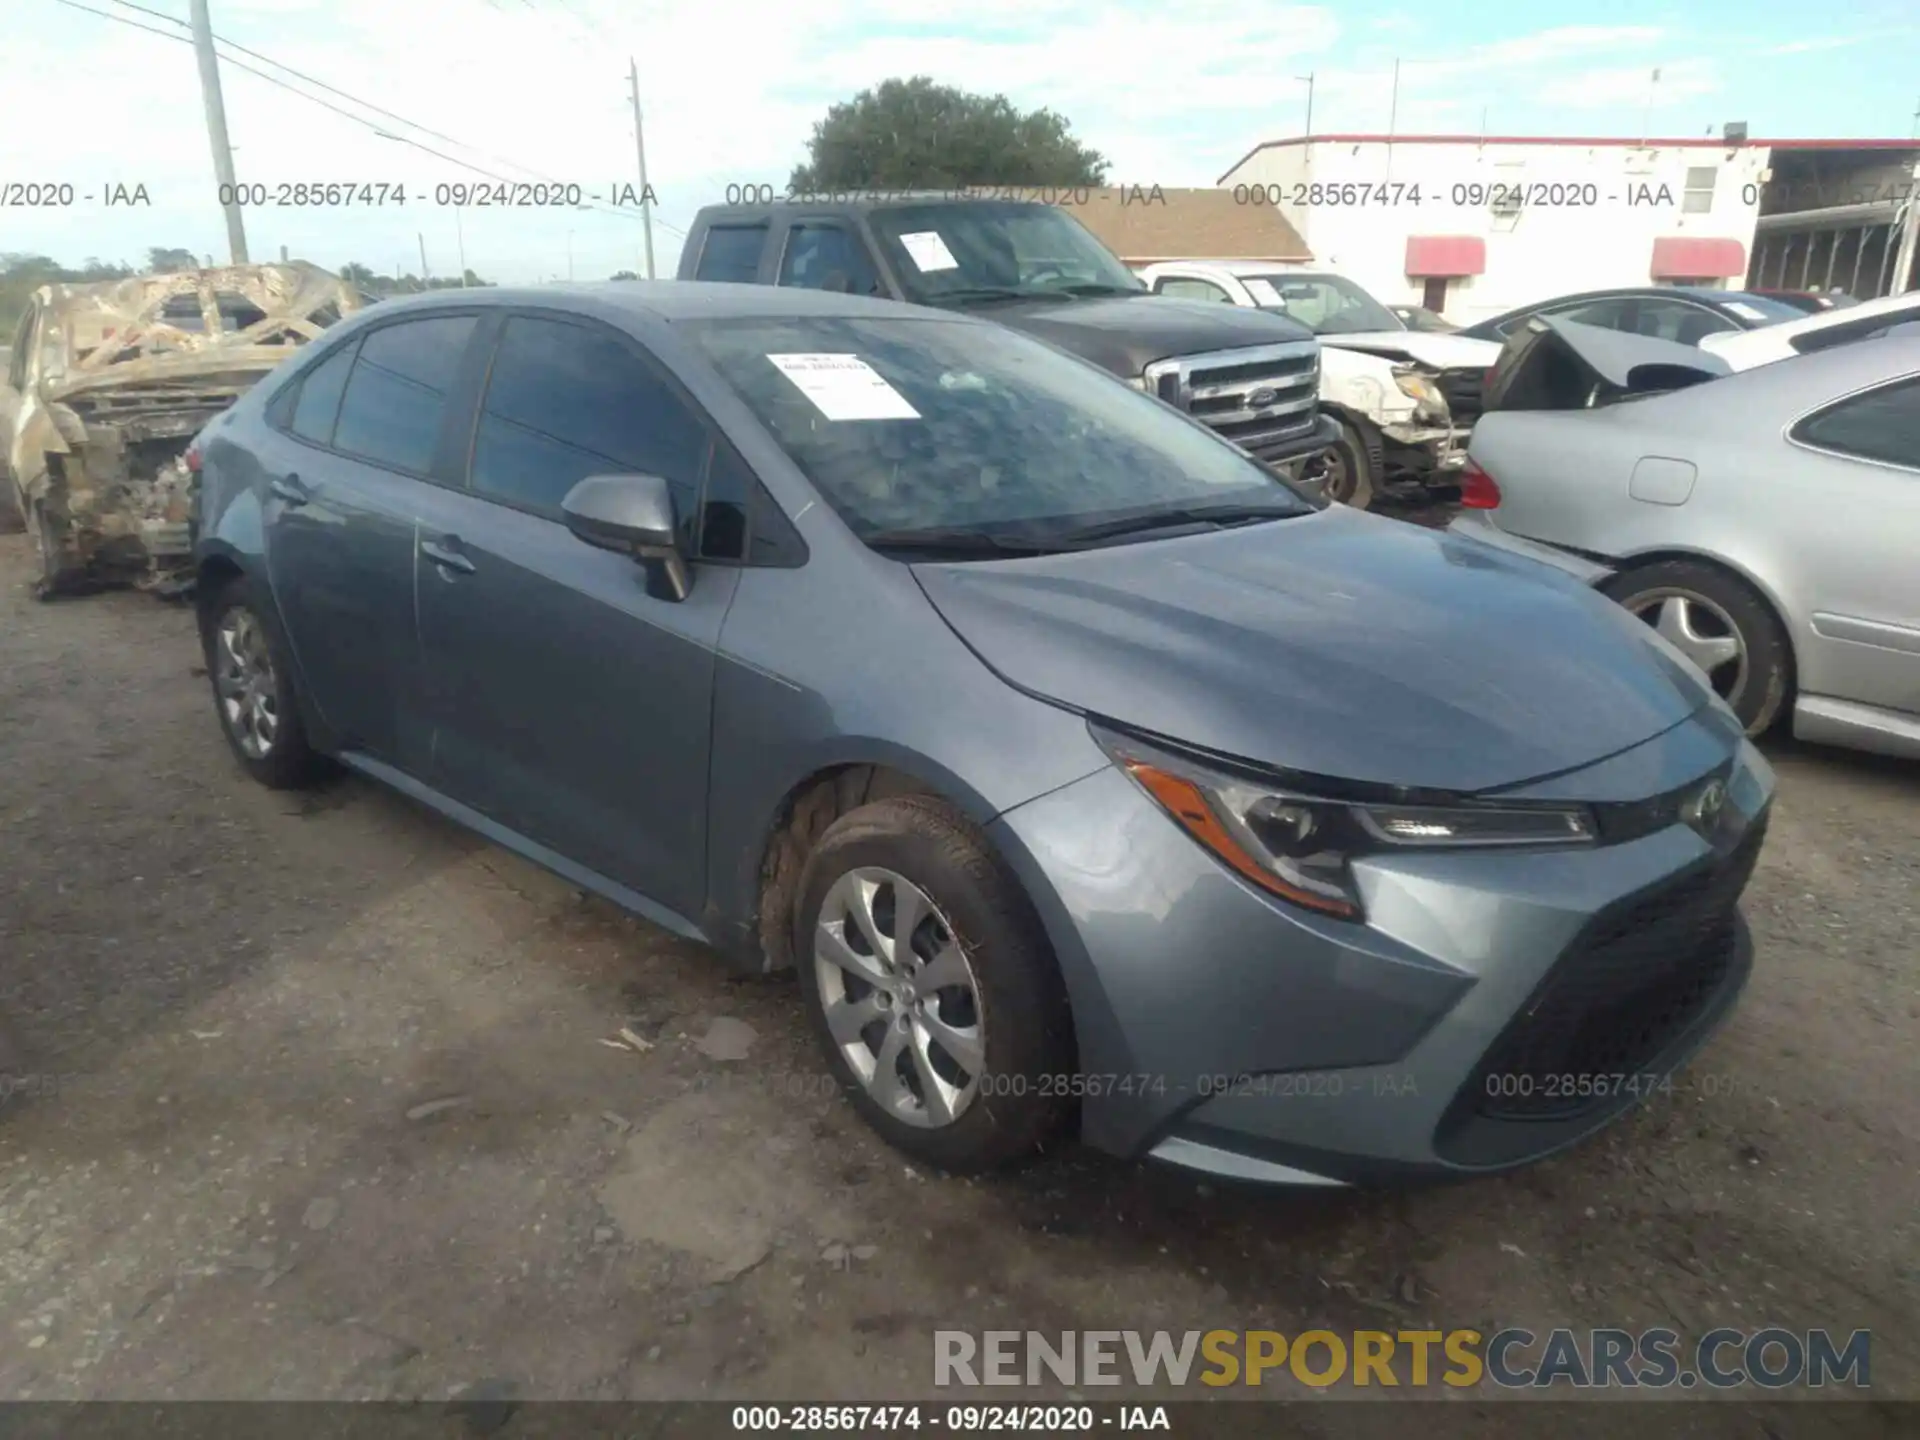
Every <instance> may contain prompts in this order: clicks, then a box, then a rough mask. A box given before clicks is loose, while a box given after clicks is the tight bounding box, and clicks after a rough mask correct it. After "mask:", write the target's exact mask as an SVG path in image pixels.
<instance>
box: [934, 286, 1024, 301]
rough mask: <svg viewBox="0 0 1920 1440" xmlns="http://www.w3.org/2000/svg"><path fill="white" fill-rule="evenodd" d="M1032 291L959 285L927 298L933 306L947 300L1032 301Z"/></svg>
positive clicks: (1004, 287) (1008, 287)
mask: <svg viewBox="0 0 1920 1440" xmlns="http://www.w3.org/2000/svg"><path fill="white" fill-rule="evenodd" d="M1035 298H1036V295H1035V292H1034V291H1032V290H1016V289H1014V288H1013V287H1012V286H1011V285H959V286H956V287H955V288H953V289H951V290H941V291H939V292H937V293H935V294H930V295H928V296H927V300H928V301H929V302H930V303H931V304H934V305H938V304H941V303H942V302H943V301H947V300H1032V299H1035Z"/></svg>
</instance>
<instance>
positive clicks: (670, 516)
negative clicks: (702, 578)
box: [560, 475, 693, 600]
mask: <svg viewBox="0 0 1920 1440" xmlns="http://www.w3.org/2000/svg"><path fill="white" fill-rule="evenodd" d="M560 513H561V514H562V515H563V516H565V517H566V522H567V529H569V530H571V531H572V532H573V533H574V535H575V536H576V537H577V538H579V539H581V540H584V541H586V543H587V544H589V545H593V546H596V547H598V548H599V549H601V550H617V551H619V552H620V553H621V554H623V555H631V556H632V557H633V558H634V559H636V560H639V561H642V562H653V563H654V564H657V565H658V567H659V570H658V573H660V574H661V575H663V576H664V578H665V580H666V588H667V591H668V595H667V597H666V598H670V599H673V600H684V599H686V598H687V595H688V594H689V593H690V592H691V591H692V589H693V576H692V574H691V573H690V572H689V571H688V569H687V557H686V556H685V555H684V554H682V553H681V550H680V529H679V523H678V520H677V518H676V517H675V515H674V513H673V491H672V489H671V488H670V487H669V486H668V484H667V482H666V481H665V480H663V479H661V478H660V477H659V476H658V475H589V476H588V477H587V478H586V479H584V480H582V481H581V482H580V483H579V484H578V485H576V486H574V487H573V489H571V490H569V491H568V492H567V496H566V498H565V499H564V500H562V501H561V502H560ZM650 568H651V567H650Z"/></svg>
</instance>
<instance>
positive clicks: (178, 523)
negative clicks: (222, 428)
mask: <svg viewBox="0 0 1920 1440" xmlns="http://www.w3.org/2000/svg"><path fill="white" fill-rule="evenodd" d="M360 304H361V299H360V295H359V292H358V291H356V290H354V289H353V287H352V286H350V285H348V284H347V283H346V282H345V281H342V280H340V279H338V278H337V277H335V276H333V275H330V274H328V273H327V272H326V271H324V270H321V269H319V268H318V267H316V266H313V265H307V264H303V263H299V262H294V263H288V264H279V265H236V266H231V267H227V268H222V269H214V270H188V271H181V272H179V273H176V274H165V275H142V276H136V277H134V278H132V279H128V280H114V281H107V282H103V283H100V284H92V285H45V286H42V287H41V288H40V289H39V290H37V291H35V292H34V295H33V297H32V299H31V300H30V301H29V302H28V305H27V309H26V313H25V314H24V315H23V316H22V317H21V319H20V323H19V327H18V329H17V330H16V331H15V333H14V336H13V350H12V354H11V355H10V356H9V358H8V365H7V372H6V376H5V379H4V381H0V435H3V436H4V438H5V446H6V448H5V451H4V453H0V529H7V530H19V529H21V528H25V529H26V530H28V531H29V532H30V533H31V534H32V536H33V538H34V542H35V544H36V545H37V547H38V549H39V552H40V577H39V591H40V594H41V595H42V596H43V597H44V596H48V595H54V594H60V593H68V592H72V591H76V590H81V589H89V588H93V587H95V586H100V585H110V584H120V583H133V584H139V585H144V586H150V587H154V588H161V589H165V588H169V587H176V586H178V585H180V584H182V583H183V581H184V577H185V576H187V575H188V574H190V572H191V568H192V566H191V556H190V551H191V548H192V540H191V535H190V533H189V531H190V519H191V508H192V498H193V488H194V481H193V474H192V471H191V468H190V463H191V462H190V457H189V455H188V449H189V447H190V446H191V444H192V442H193V438H194V436H195V435H196V434H198V433H199V431H200V430H201V429H202V427H204V426H205V425H206V424H207V422H208V421H209V420H211V419H212V418H213V417H214V416H216V415H218V414H220V413H221V412H222V411H224V410H225V409H226V408H227V407H228V406H229V405H231V404H232V403H233V402H234V401H235V400H237V399H238V398H239V397H240V396H241V395H242V394H244V393H245V392H246V390H247V389H248V387H250V386H251V385H252V384H253V383H254V381H256V380H258V379H259V378H260V377H261V376H262V375H264V374H266V373H267V372H268V371H270V370H272V369H273V368H274V366H276V365H278V364H279V363H280V362H281V361H282V360H284V359H285V358H286V357H287V356H288V355H289V354H291V353H292V352H293V350H294V349H295V348H297V347H298V346H300V345H303V344H305V343H306V342H307V341H308V340H311V339H313V338H314V337H315V336H316V335H318V334H320V333H321V331H322V330H324V329H325V328H326V327H327V326H328V325H331V324H333V323H334V322H335V321H337V320H339V319H340V318H341V317H342V316H343V315H345V314H347V313H349V312H351V311H354V310H357V309H359V308H360Z"/></svg>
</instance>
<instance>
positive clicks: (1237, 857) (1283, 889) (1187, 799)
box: [1126, 760, 1359, 919]
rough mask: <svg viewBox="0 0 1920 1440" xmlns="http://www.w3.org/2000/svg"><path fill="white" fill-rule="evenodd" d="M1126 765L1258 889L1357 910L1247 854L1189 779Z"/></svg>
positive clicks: (1335, 910) (1346, 911)
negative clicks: (1306, 887)
mask: <svg viewBox="0 0 1920 1440" xmlns="http://www.w3.org/2000/svg"><path fill="white" fill-rule="evenodd" d="M1126 766H1127V773H1128V774H1129V775H1131V776H1132V777H1133V778H1134V779H1135V780H1136V781H1138V782H1139V783H1140V786H1141V788H1142V789H1144V790H1145V791H1146V792H1147V793H1148V794H1149V795H1151V796H1153V798H1154V799H1155V800H1157V801H1159V802H1160V806H1161V808H1162V809H1164V810H1165V811H1166V812H1167V813H1168V814H1169V815H1171V816H1173V818H1174V819H1175V820H1178V821H1179V822H1180V824H1181V825H1182V826H1183V827H1185V829H1186V831H1187V833H1188V834H1189V835H1191V836H1193V838H1194V839H1196V840H1198V841H1199V842H1200V843H1201V844H1202V845H1204V846H1206V847H1207V849H1209V850H1211V851H1212V852H1213V853H1214V854H1215V855H1217V856H1218V857H1219V858H1220V859H1221V860H1223V861H1225V862H1226V863H1227V864H1228V865H1230V866H1231V867H1232V868H1233V869H1234V870H1235V871H1237V872H1238V873H1239V874H1240V875H1242V876H1244V877H1245V878H1246V879H1248V880H1251V881H1252V882H1253V883H1254V884H1256V885H1258V886H1259V887H1260V888H1261V889H1262V890H1266V891H1269V892H1270V893H1272V894H1275V895H1278V896H1279V897H1280V898H1281V899H1283V900H1287V901H1291V902H1292V903H1293V904H1295V905H1304V906H1306V907H1307V908H1308V909H1310V910H1318V911H1320V912H1322V913H1323V914H1327V915H1338V916H1341V917H1342V918H1344V919H1351V918H1352V917H1353V916H1355V915H1357V914H1359V911H1358V910H1356V909H1355V908H1354V907H1353V906H1352V905H1350V904H1348V903H1347V902H1346V901H1344V900H1336V899H1334V898H1332V897H1331V896H1327V895H1316V894H1314V893H1313V891H1311V890H1303V889H1301V888H1300V887H1299V886H1297V885H1289V884H1288V883H1287V882H1286V881H1285V880H1283V879H1281V878H1280V877H1279V876H1278V875H1276V874H1274V873H1273V871H1272V870H1271V869H1269V868H1268V867H1267V866H1265V865H1262V864H1261V863H1260V862H1259V861H1258V860H1257V859H1255V858H1254V857H1253V856H1252V855H1250V854H1248V853H1247V850H1246V847H1245V846H1243V845H1242V844H1241V843H1240V842H1239V841H1238V840H1237V839H1235V838H1234V836H1233V833H1232V832H1231V831H1229V830H1228V829H1227V827H1226V826H1225V825H1223V824H1221V823H1220V817H1219V816H1218V815H1216V814H1214V813H1213V807H1212V806H1211V805H1209V804H1208V803H1207V797H1206V796H1205V795H1204V794H1203V793H1202V792H1201V790H1200V787H1199V786H1198V785H1195V784H1194V783H1193V782H1192V781H1191V780H1187V779H1184V778H1182V777H1181V776H1178V775H1174V774H1171V773H1170V772H1168V771H1165V770H1162V769H1160V768H1158V767H1157V766H1153V765H1149V764H1147V763H1146V762H1145V761H1143V760H1128V761H1127V762H1126Z"/></svg>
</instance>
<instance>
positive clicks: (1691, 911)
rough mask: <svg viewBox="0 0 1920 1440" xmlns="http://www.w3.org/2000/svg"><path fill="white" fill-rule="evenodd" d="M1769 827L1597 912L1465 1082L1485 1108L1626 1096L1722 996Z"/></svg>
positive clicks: (1554, 1113) (1560, 1105)
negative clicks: (1739, 917) (1738, 921)
mask: <svg viewBox="0 0 1920 1440" xmlns="http://www.w3.org/2000/svg"><path fill="white" fill-rule="evenodd" d="M1765 832H1766V819H1765V817H1764V816H1763V817H1761V819H1760V820H1758V821H1756V822H1755V823H1754V825H1753V826H1752V828H1751V829H1749V830H1748V832H1747V834H1746V835H1745V836H1744V837H1743V838H1742V839H1741V841H1740V843H1739V844H1738V845H1737V846H1736V847H1735V848H1734V849H1733V850H1732V851H1730V852H1728V853H1727V854H1725V855H1724V856H1721V857H1720V858H1718V859H1717V860H1713V861H1709V862H1708V863H1707V864H1706V865H1704V866H1703V867H1702V868H1699V869H1696V870H1694V871H1692V872H1691V873H1689V874H1687V875H1685V876H1683V877H1681V878H1680V879H1678V880H1675V881H1669V882H1666V883H1664V884H1661V885H1658V886H1656V887H1654V889H1653V890H1651V891H1650V892H1643V893H1642V894H1640V895H1638V896H1635V897H1631V898H1629V899H1628V900H1626V901H1623V902H1622V903H1620V904H1619V905H1617V906H1614V907H1611V908H1610V909H1609V910H1606V911H1603V912H1601V913H1600V914H1599V915H1597V916H1595V917H1594V919H1593V920H1592V921H1591V922H1589V924H1588V926H1587V928H1586V930H1585V931H1584V932H1582V934H1581V935H1580V936H1579V937H1578V938H1577V939H1575V940H1574V942H1573V943H1572V944H1571V945H1569V946H1568V947H1567V952H1566V954H1565V955H1564V956H1562V957H1561V959H1560V960H1559V961H1558V962H1557V963H1556V964H1555V965H1554V967H1553V969H1552V970H1551V971H1550V972H1548V975H1547V979H1546V981H1545V982H1544V983H1543V984H1542V986H1541V988H1540V990H1539V991H1538V992H1537V993H1536V994H1535V995H1534V997H1533V999H1532V1000H1531V1001H1529V1002H1528V1004H1527V1005H1526V1006H1525V1007H1524V1008H1523V1009H1522V1010H1521V1012H1520V1014H1519V1016H1518V1018H1516V1019H1515V1020H1514V1021H1513V1023H1512V1024H1511V1025H1509V1026H1508V1028H1507V1030H1506V1032H1505V1033H1504V1034H1502V1036H1501V1037H1500V1039H1499V1040H1497V1041H1495V1042H1494V1044H1493V1046H1492V1048H1491V1049H1490V1050H1488V1052H1487V1055H1486V1058H1485V1059H1484V1060H1483V1061H1482V1062H1481V1064H1480V1067H1479V1069H1478V1071H1477V1072H1476V1074H1475V1077H1474V1079H1473V1080H1472V1081H1470V1082H1469V1087H1470V1092H1469V1093H1471V1094H1473V1095H1474V1097H1475V1108H1476V1109H1477V1110H1478V1112H1479V1113H1480V1114H1481V1115H1484V1116H1486V1117H1488V1118H1489V1119H1502V1120H1552V1119H1565V1118H1569V1117H1571V1116H1575V1115H1578V1114H1580V1113H1581V1112H1583V1111H1585V1110H1589V1109H1592V1108H1593V1107H1595V1106H1597V1105H1603V1104H1605V1103H1607V1101H1608V1099H1609V1098H1610V1097H1617V1096H1618V1095H1619V1094H1621V1093H1624V1092H1623V1091H1622V1090H1621V1089H1620V1088H1619V1086H1620V1084H1621V1082H1622V1077H1624V1078H1625V1080H1626V1081H1627V1082H1632V1081H1633V1080H1634V1079H1635V1078H1636V1077H1637V1076H1638V1074H1639V1072H1640V1071H1641V1070H1642V1069H1643V1067H1645V1066H1647V1065H1649V1064H1652V1063H1653V1062H1655V1061H1656V1060H1657V1059H1658V1058H1659V1056H1660V1054H1661V1052H1662V1051H1664V1050H1665V1049H1666V1048H1667V1046H1668V1045H1669V1044H1670V1043H1671V1042H1672V1041H1673V1040H1674V1039H1675V1038H1676V1037H1677V1036H1679V1035H1680V1034H1681V1033H1682V1032H1683V1031H1685V1030H1686V1029H1687V1027H1688V1026H1689V1025H1691V1024H1692V1023H1693V1021H1694V1020H1695V1019H1696V1018H1697V1017H1698V1016H1699V1014H1700V1012H1701V1011H1702V1010H1704V1009H1705V1008H1706V1007H1707V1006H1708V1005H1709V1004H1710V1003H1711V1002H1712V1000H1713V998H1714V996H1715V995H1717V994H1718V993H1719V992H1720V989H1721V986H1722V984H1723V983H1724V982H1725V980H1726V979H1727V975H1728V971H1729V968H1730V967H1731V965H1732V962H1733V957H1734V946H1735V937H1736V930H1735V918H1734V907H1735V905H1736V903H1737V902H1738V901H1739V899H1740V892H1741V891H1742V890H1744V889H1745V888H1746V885H1747V881H1748V879H1749V878H1751V876H1752V875H1753V867H1754V864H1755V862H1756V861H1757V860H1758V859H1759V856H1760V845H1761V842H1762V841H1763V840H1764V838H1765ZM1582 1077H1585V1078H1584V1080H1583V1079H1582Z"/></svg>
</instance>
